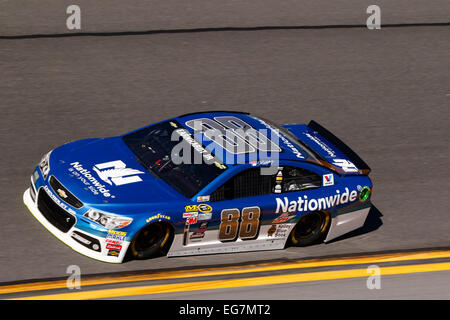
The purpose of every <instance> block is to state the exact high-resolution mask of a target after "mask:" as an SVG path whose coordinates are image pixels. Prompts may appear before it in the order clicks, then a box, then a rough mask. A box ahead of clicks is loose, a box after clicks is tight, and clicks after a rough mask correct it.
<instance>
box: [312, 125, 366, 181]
mask: <svg viewBox="0 0 450 320" xmlns="http://www.w3.org/2000/svg"><path fill="white" fill-rule="evenodd" d="M308 127H309V128H311V129H312V130H314V131H316V132H317V133H318V134H320V135H321V136H322V137H324V138H325V139H327V140H328V141H329V142H330V143H332V144H333V145H334V146H335V147H336V148H338V149H339V150H340V151H342V152H343V153H344V154H345V155H346V156H347V157H348V158H349V159H350V160H351V161H352V162H353V163H354V164H355V166H356V167H357V168H358V169H359V170H360V171H361V173H363V174H365V175H368V174H369V173H370V167H369V166H368V165H367V163H365V162H364V160H363V159H361V158H360V157H359V156H358V155H357V154H356V153H355V152H354V151H353V150H352V149H350V147H349V146H347V145H346V144H345V143H344V142H343V141H342V140H341V139H339V138H338V137H336V136H335V135H334V134H332V133H331V132H330V131H328V130H327V129H325V128H324V127H322V126H321V125H320V124H318V123H317V122H316V121H314V120H311V121H310V122H309V124H308Z"/></svg>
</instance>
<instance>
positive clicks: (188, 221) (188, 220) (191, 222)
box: [186, 217, 197, 225]
mask: <svg viewBox="0 0 450 320" xmlns="http://www.w3.org/2000/svg"><path fill="white" fill-rule="evenodd" d="M196 223H197V217H192V218H187V219H186V225H191V224H196Z"/></svg>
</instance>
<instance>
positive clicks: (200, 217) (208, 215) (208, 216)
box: [198, 212, 212, 221]
mask: <svg viewBox="0 0 450 320" xmlns="http://www.w3.org/2000/svg"><path fill="white" fill-rule="evenodd" d="M211 218H212V212H208V213H200V214H199V215H198V220H199V221H201V220H211Z"/></svg>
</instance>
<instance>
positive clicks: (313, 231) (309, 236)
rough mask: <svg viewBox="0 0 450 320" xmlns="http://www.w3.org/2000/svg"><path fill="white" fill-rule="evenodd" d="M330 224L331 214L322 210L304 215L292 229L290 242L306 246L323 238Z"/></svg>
mask: <svg viewBox="0 0 450 320" xmlns="http://www.w3.org/2000/svg"><path fill="white" fill-rule="evenodd" d="M329 225H330V215H329V214H328V213H325V212H322V211H316V212H310V213H308V214H306V215H305V216H303V217H302V218H301V219H300V220H299V222H297V224H296V225H295V227H294V229H292V231H291V234H290V235H289V240H290V241H289V242H290V244H292V245H293V246H296V247H306V246H309V245H312V244H315V243H318V242H320V241H322V240H323V238H324V237H325V235H326V232H327V231H328V227H329Z"/></svg>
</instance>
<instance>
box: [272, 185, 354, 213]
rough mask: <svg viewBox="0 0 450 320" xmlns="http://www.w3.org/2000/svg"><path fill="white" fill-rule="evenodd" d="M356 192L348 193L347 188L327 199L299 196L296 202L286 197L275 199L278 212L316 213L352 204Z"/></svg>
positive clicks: (337, 191)
mask: <svg viewBox="0 0 450 320" xmlns="http://www.w3.org/2000/svg"><path fill="white" fill-rule="evenodd" d="M357 197H358V192H357V191H356V190H353V191H351V192H350V190H349V189H348V188H345V191H344V192H343V193H341V192H340V191H339V190H336V194H335V195H332V196H328V197H323V198H318V199H308V196H306V195H305V196H303V197H301V196H299V197H298V198H297V200H289V198H288V197H283V199H281V198H276V199H275V200H276V202H277V210H276V213H279V212H297V211H316V210H319V211H320V210H325V209H329V208H332V207H334V206H338V205H340V204H346V203H348V202H353V201H355V200H356V199H357Z"/></svg>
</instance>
